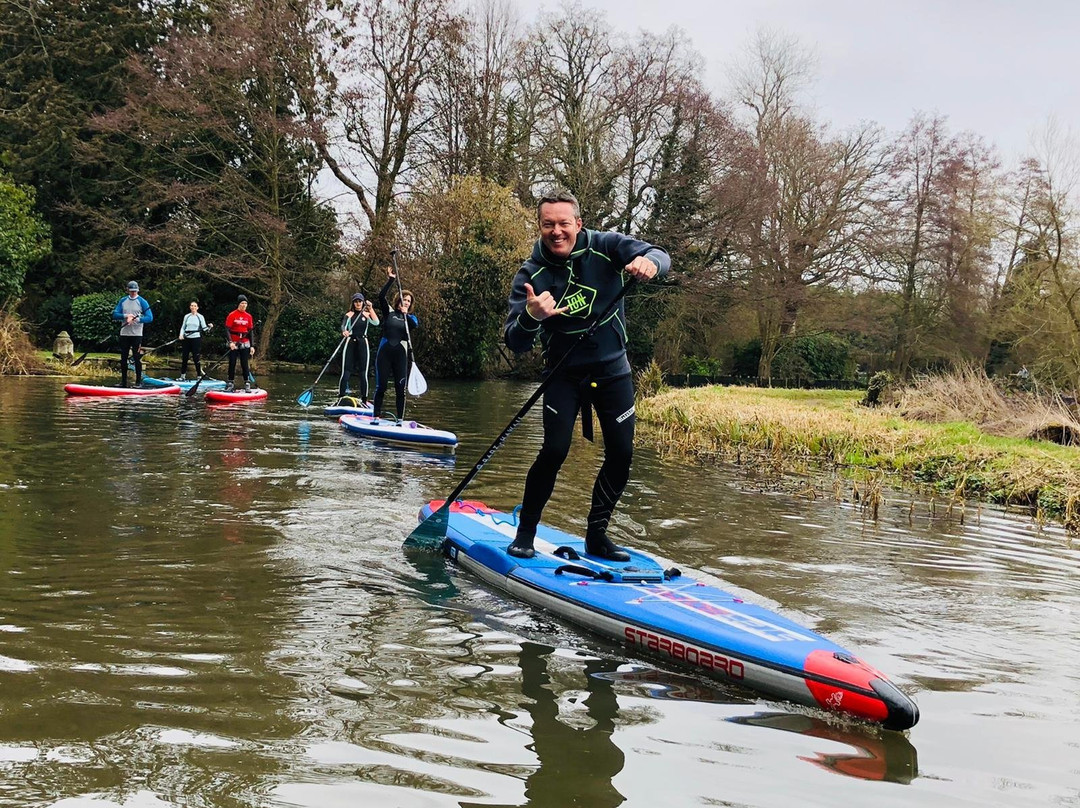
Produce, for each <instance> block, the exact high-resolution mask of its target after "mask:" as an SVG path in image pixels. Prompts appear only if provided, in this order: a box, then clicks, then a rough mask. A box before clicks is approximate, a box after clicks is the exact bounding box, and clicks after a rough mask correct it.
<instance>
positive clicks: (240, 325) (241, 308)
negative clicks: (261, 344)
mask: <svg viewBox="0 0 1080 808" xmlns="http://www.w3.org/2000/svg"><path fill="white" fill-rule="evenodd" d="M247 306H248V303H247V296H246V295H240V296H239V297H238V298H237V299H236V309H235V310H234V311H232V312H230V313H229V316H228V317H226V318H225V330H226V332H227V333H228V339H229V383H228V384H227V385H226V386H225V390H226V391H230V390H235V389H236V386H235V385H234V384H233V381H234V380H235V379H236V360H237V358H239V359H240V371H241V373H243V377H244V380H245V381H244V389H245V390H250V389H251V384H250V383H248V382H247V379H248V378H250V376H251V370H250V367H249V365H248V358H249V357H251V356H254V354H255V346H254V345H252V344H251V343H252V333H253V331H252V329H253V328H254V327H255V318H254V317H252V316H251V315H250V314H248V310H247Z"/></svg>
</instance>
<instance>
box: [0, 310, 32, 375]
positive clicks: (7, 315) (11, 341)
mask: <svg viewBox="0 0 1080 808" xmlns="http://www.w3.org/2000/svg"><path fill="white" fill-rule="evenodd" d="M41 369H42V366H41V363H40V362H39V361H38V359H37V356H36V354H35V350H34V345H33V343H31V342H30V337H29V336H28V335H27V333H26V329H25V328H23V323H22V320H21V319H20V318H19V316H18V315H17V314H15V313H14V312H11V311H8V310H7V309H5V308H0V376H27V375H29V374H31V373H37V372H40V371H41Z"/></svg>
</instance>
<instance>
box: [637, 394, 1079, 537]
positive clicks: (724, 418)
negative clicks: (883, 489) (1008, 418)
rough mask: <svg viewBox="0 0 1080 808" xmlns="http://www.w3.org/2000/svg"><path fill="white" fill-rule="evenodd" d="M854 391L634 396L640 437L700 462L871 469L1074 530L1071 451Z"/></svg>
mask: <svg viewBox="0 0 1080 808" xmlns="http://www.w3.org/2000/svg"><path fill="white" fill-rule="evenodd" d="M860 399H861V394H860V393H859V392H857V391H854V392H853V391H846V390H840V391H823V390H775V389H761V388H749V387H742V388H739V387H704V388H692V389H685V390H669V391H666V392H662V393H660V394H658V395H656V396H653V397H651V398H647V399H644V400H642V401H641V402H639V405H638V409H637V413H638V420H639V422H640V423H641V424H642V425H643V426H644V427H645V429H644V430H643V436H646V438H649V437H651V439H652V440H653V441H654V442H655V443H656V445H657V446H658V447H660V448H662V449H669V450H670V449H674V450H676V451H680V452H683V453H686V454H690V455H696V456H699V457H707V458H731V457H736V456H737V457H744V456H746V455H747V454H756V455H759V456H766V457H768V458H770V461H771V462H772V464H773V465H774V466H775V464H776V461H777V458H781V459H783V460H786V461H787V462H788V463H789V464H793V463H796V462H801V461H805V460H814V461H817V462H820V463H822V464H824V465H829V466H832V467H838V468H841V469H845V470H849V471H850V470H876V471H881V472H888V473H890V474H895V475H897V476H899V477H901V478H902V479H904V480H908V481H911V482H913V483H918V484H920V485H926V486H930V487H932V488H933V489H934V490H937V491H940V492H943V493H946V494H948V495H950V496H953V497H958V498H959V497H974V498H978V499H983V500H986V501H989V502H995V503H1000V504H1003V505H1022V506H1025V507H1028V508H1031V509H1032V510H1033V511H1034V512H1036V513H1037V514H1038V515H1039V516H1045V517H1049V518H1055V519H1059V520H1060V521H1062V522H1063V523H1064V524H1065V525H1066V527H1068V528H1069V529H1070V530H1073V531H1076V530H1080V513H1078V511H1080V450H1078V449H1076V448H1074V447H1070V446H1061V445H1059V444H1056V443H1050V442H1048V441H1041V440H1029V439H1024V438H1008V437H999V436H995V435H990V434H987V433H985V432H983V431H982V430H981V429H980V428H979V427H978V426H977V425H975V424H973V423H970V422H965V421H951V422H947V423H929V422H925V421H919V420H914V419H908V418H904V417H902V416H900V415H898V414H897V413H896V410H895V409H868V408H863V407H860V406H858V401H859V400H860Z"/></svg>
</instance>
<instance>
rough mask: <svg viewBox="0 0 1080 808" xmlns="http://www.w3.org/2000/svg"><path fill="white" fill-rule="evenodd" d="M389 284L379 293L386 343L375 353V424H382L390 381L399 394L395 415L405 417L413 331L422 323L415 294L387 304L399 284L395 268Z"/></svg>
mask: <svg viewBox="0 0 1080 808" xmlns="http://www.w3.org/2000/svg"><path fill="white" fill-rule="evenodd" d="M386 274H387V280H386V284H385V285H384V286H383V288H382V289H381V290H379V310H380V311H381V312H382V320H381V323H382V339H381V340H379V347H378V349H377V350H376V351H375V402H374V404H373V409H374V414H375V420H374V421H373V422H372V423H376V424H377V423H378V422H379V415H380V413H381V412H382V405H383V399H385V398H386V388H387V387H388V386H389V384H390V381H391V380H393V382H394V392H395V394H396V399H395V401H394V404H395V412H396V413H397V420H398V421H400V420H401V419H402V418H404V417H405V381H406V380H407V379H408V378H409V361H410V359H411V357H410V356H409V329H413V330H416V329H417V328H418V327H419V326H420V321H419V320H417V319H416V315H415V314H413V313H412V304H413V294H412V292H410V291H409V290H408V289H402V290H401V292H400V294H398V293H396V292H395V293H394V305H393V307H392V308H391V306H390V303H389V302H387V300H386V293H387V292H389V291H390V287H391V286H393V285H394V282H395V281H396V280H397V275H396V274H394V268H393V267H387V268H386Z"/></svg>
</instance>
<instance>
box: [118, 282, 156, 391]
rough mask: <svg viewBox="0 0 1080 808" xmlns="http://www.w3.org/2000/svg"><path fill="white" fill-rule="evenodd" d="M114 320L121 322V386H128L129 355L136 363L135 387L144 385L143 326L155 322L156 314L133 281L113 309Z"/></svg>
mask: <svg viewBox="0 0 1080 808" xmlns="http://www.w3.org/2000/svg"><path fill="white" fill-rule="evenodd" d="M112 316H113V319H114V320H119V321H120V322H121V323H123V325H121V326H120V386H121V387H127V386H128V355H129V354H130V355H131V357H132V358H133V359H134V361H135V386H136V387H138V386H139V385H141V384H142V354H140V353H139V348H141V347H142V338H143V325H144V324H145V323H150V322H153V320H154V313H153V312H152V311H150V304H149V303H147V302H146V300H145V299H144V298H143V297H142V296H141V295H140V294H139V284H137V283H136V282H135V281H131V282H130V283H129V284H128V285H127V297H122V298H120V302H119V303H117V304H116V308H115V309H113V315H112Z"/></svg>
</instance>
